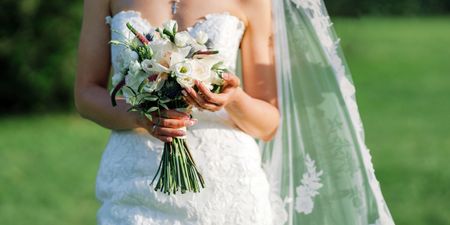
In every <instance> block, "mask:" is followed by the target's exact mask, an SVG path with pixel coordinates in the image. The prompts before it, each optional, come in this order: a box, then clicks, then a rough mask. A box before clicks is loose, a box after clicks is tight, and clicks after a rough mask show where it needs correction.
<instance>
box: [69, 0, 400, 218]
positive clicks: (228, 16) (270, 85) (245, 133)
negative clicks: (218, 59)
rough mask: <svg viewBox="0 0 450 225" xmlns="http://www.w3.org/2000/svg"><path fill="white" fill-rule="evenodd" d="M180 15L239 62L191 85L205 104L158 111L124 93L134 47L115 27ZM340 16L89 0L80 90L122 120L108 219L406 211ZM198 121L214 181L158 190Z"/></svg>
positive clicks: (111, 165) (103, 184)
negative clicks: (123, 67)
mask: <svg viewBox="0 0 450 225" xmlns="http://www.w3.org/2000/svg"><path fill="white" fill-rule="evenodd" d="M285 14H286V15H285ZM169 19H174V20H176V21H177V22H178V24H179V30H186V31H188V32H190V33H192V34H195V33H198V32H200V31H201V32H204V33H206V34H207V35H208V37H209V40H208V42H209V44H210V45H211V46H212V48H213V49H217V50H219V52H220V54H221V55H222V56H223V58H224V59H225V60H224V61H225V62H224V63H225V64H226V66H227V68H229V69H230V71H231V72H230V73H227V74H226V75H225V76H224V79H225V86H224V89H223V91H222V93H220V94H213V93H211V92H209V91H208V90H207V89H206V88H205V87H204V86H203V84H202V83H201V82H196V86H197V88H198V90H199V91H197V92H196V91H195V90H194V89H193V88H187V89H185V90H184V95H185V100H186V101H187V102H188V103H190V104H191V105H193V106H194V108H193V110H192V112H190V114H192V116H190V115H189V114H188V113H184V112H178V111H174V110H167V111H164V112H163V113H162V114H161V115H155V116H154V117H153V119H152V120H149V119H147V118H145V117H142V116H140V115H139V114H137V113H133V112H128V111H127V110H128V108H129V107H130V106H129V105H128V104H127V103H126V102H125V101H124V100H123V99H118V106H117V107H112V105H111V102H110V96H109V91H108V83H109V73H110V67H111V66H112V68H113V71H117V70H118V67H119V64H120V62H119V60H118V56H119V55H120V52H121V50H122V49H121V47H119V46H109V45H108V44H107V43H108V41H110V40H111V39H115V40H118V39H120V38H123V35H125V36H127V35H129V32H128V30H127V29H126V26H125V24H126V22H130V23H131V24H133V26H134V27H136V29H137V30H138V31H140V32H142V33H145V32H148V31H149V30H150V29H154V28H155V27H158V26H161V24H162V23H163V22H165V21H167V20H169ZM105 22H106V23H105ZM329 25H330V23H329V20H328V17H327V16H326V10H325V9H324V6H323V3H322V2H321V0H277V1H275V0H273V1H270V0H246V1H221V0H210V1H202V0H181V1H180V0H175V1H169V0H164V1H160V0H96V1H94V0H86V1H85V3H84V16H83V26H82V31H81V35H80V44H79V58H78V71H77V79H76V84H75V102H76V106H77V109H78V111H79V112H80V114H81V115H82V116H83V117H85V118H87V119H90V120H92V121H94V122H96V123H98V124H99V125H101V126H103V127H105V128H108V129H111V130H112V132H111V136H110V138H109V141H108V144H107V146H106V149H105V150H104V153H103V156H102V160H101V162H100V167H99V171H98V174H97V181H96V196H97V198H98V199H99V201H100V202H101V208H100V209H99V211H98V213H97V221H98V224H105V225H106V224H124V225H125V224H130V225H131V224H133V225H137V224H140V225H150V224H205V225H206V224H244V225H247V224H248V225H250V224H252V225H253V224H258V225H263V224H277V225H281V224H311V225H322V224H323V225H327V224H330V225H331V224H333V225H339V224H342V225H353V224H354V225H358V224H365V225H368V224H386V225H390V224H393V222H392V219H391V217H390V214H389V211H388V209H387V207H386V205H385V203H384V200H383V197H382V195H381V192H380V189H379V186H378V182H377V181H376V179H375V177H374V176H373V169H372V164H371V162H370V155H369V153H368V150H367V148H366V147H365V145H364V142H363V132H362V126H361V123H360V119H359V114H358V112H357V108H356V105H355V102H354V99H353V92H352V91H353V85H352V84H351V81H350V76H349V73H348V70H347V67H346V65H345V63H344V62H343V61H342V56H341V54H342V53H340V49H339V47H338V44H337V42H336V38H335V36H334V33H333V30H332V28H331V26H329ZM238 50H240V52H241V55H240V56H239V55H238ZM237 59H239V60H240V63H241V65H242V68H241V74H242V75H241V76H238V75H237V74H239V71H238V69H237V65H236V61H237ZM181 127H187V131H186V132H183V131H180V129H178V128H181ZM184 135H186V136H187V138H188V143H189V145H190V148H191V151H192V155H193V158H194V160H195V161H196V164H197V167H198V169H199V171H200V172H201V173H202V175H203V176H204V179H205V184H206V186H205V188H204V189H202V190H201V191H200V193H185V194H175V195H166V194H163V193H161V192H157V191H154V189H153V188H152V187H151V184H150V182H151V180H152V178H153V176H154V175H155V173H156V170H157V167H158V164H159V161H160V159H161V155H162V149H163V145H164V142H170V141H172V138H173V137H178V136H184Z"/></svg>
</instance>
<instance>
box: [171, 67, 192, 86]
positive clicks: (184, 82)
mask: <svg viewBox="0 0 450 225" xmlns="http://www.w3.org/2000/svg"><path fill="white" fill-rule="evenodd" d="M174 72H175V76H176V77H177V82H178V83H179V84H180V85H181V87H183V88H186V87H192V86H194V79H193V78H192V66H191V64H190V63H189V62H181V63H178V64H176V65H175V71H174Z"/></svg>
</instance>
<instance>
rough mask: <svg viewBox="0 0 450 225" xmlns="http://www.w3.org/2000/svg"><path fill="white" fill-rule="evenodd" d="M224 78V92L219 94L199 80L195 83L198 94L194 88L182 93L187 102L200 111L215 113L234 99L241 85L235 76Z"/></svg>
mask: <svg viewBox="0 0 450 225" xmlns="http://www.w3.org/2000/svg"><path fill="white" fill-rule="evenodd" d="M222 78H223V79H224V80H225V83H224V85H223V87H222V92H221V93H219V94H216V93H213V92H211V91H210V90H208V88H207V87H206V86H205V85H204V84H202V82H200V81H198V80H196V81H195V86H197V88H198V90H199V92H198V93H197V92H195V90H194V89H193V88H185V90H184V91H182V93H183V95H184V97H185V99H186V101H187V102H188V103H189V104H191V105H194V106H196V107H197V108H198V109H200V110H203V109H206V110H209V111H213V112H214V111H218V110H220V109H221V108H223V107H225V106H226V105H227V104H228V103H229V102H230V101H231V100H232V99H233V97H234V96H235V95H234V94H235V93H236V90H237V89H238V87H239V84H240V80H239V78H238V77H237V76H236V75H234V74H231V73H224V74H223V75H222Z"/></svg>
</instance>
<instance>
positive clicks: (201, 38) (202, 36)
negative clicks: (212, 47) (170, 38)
mask: <svg viewBox="0 0 450 225" xmlns="http://www.w3.org/2000/svg"><path fill="white" fill-rule="evenodd" d="M195 41H196V42H197V43H199V44H201V45H204V44H205V43H206V42H207V41H208V34H207V33H205V32H203V31H199V32H197V34H196V35H195Z"/></svg>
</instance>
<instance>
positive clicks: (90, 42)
mask: <svg viewBox="0 0 450 225" xmlns="http://www.w3.org/2000/svg"><path fill="white" fill-rule="evenodd" d="M109 14H110V13H109V2H108V0H85V1H84V15H83V25H82V29H81V34H80V41H79V46H78V67H77V76H76V81H75V93H74V95H75V104H76V107H77V110H78V112H79V113H80V114H81V116H83V117H85V118H87V119H90V120H92V121H94V122H96V123H98V124H100V125H101V126H103V127H106V128H109V129H113V130H122V129H133V128H140V127H141V128H145V129H147V130H149V131H150V133H151V134H152V135H153V136H155V137H157V138H159V139H160V140H162V141H170V140H171V139H170V137H174V136H180V135H183V134H181V133H179V132H180V131H179V130H176V129H173V128H178V127H183V126H186V125H191V124H190V123H189V122H190V121H189V120H188V118H189V117H188V116H187V115H186V114H182V113H178V112H175V111H169V112H167V113H166V115H165V117H166V118H156V117H155V119H158V125H159V126H158V127H156V128H155V129H153V128H152V125H153V124H152V123H151V121H149V120H148V119H146V118H145V117H142V116H140V115H139V114H138V113H135V112H127V110H128V109H129V108H130V105H128V104H127V103H126V102H125V101H124V100H122V99H120V100H118V101H117V106H116V107H113V106H112V105H111V100H110V95H109V92H108V90H107V87H108V80H109V72H110V67H111V64H110V50H109V49H110V45H109V44H108V41H109V40H110V35H111V33H110V30H109V27H108V26H107V25H106V24H105V17H106V16H108V15H109Z"/></svg>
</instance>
